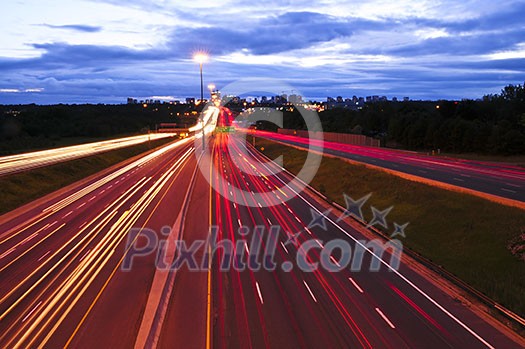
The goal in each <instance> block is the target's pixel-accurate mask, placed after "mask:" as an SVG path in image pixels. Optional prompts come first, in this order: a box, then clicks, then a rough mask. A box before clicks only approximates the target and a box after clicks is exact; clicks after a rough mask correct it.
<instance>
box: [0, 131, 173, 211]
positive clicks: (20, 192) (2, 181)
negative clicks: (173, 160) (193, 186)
mask: <svg viewBox="0 0 525 349" xmlns="http://www.w3.org/2000/svg"><path fill="white" fill-rule="evenodd" d="M173 140H174V138H171V137H170V138H163V139H158V140H154V141H151V142H150V143H148V142H145V143H141V144H137V145H133V146H130V147H126V148H121V149H116V150H111V151H108V152H105V153H101V154H97V155H93V156H88V157H85V158H80V159H75V160H71V161H67V162H63V163H59V164H55V165H50V166H46V167H41V168H37V169H33V170H30V171H27V172H21V173H15V174H11V175H7V176H4V177H0V198H1V200H0V214H4V213H6V212H9V211H12V210H14V209H15V208H18V207H20V206H22V205H24V204H26V203H28V202H31V201H33V200H35V199H38V198H40V197H42V196H44V195H46V194H49V193H52V192H53V191H55V190H58V189H60V188H63V187H65V186H67V185H69V184H71V183H74V182H76V181H78V180H81V179H83V178H86V177H88V176H90V175H92V174H94V173H97V172H99V171H102V170H104V169H106V168H108V167H111V166H113V165H115V164H117V163H119V162H121V161H124V160H126V159H129V158H131V157H133V156H136V155H139V154H141V153H144V152H146V151H148V150H150V149H153V148H155V147H159V146H161V145H163V144H166V143H169V142H172V141H173Z"/></svg>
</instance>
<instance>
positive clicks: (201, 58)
mask: <svg viewBox="0 0 525 349" xmlns="http://www.w3.org/2000/svg"><path fill="white" fill-rule="evenodd" d="M193 59H194V60H195V61H196V62H197V63H199V69H200V74H201V99H200V103H203V102H204V84H203V80H202V65H203V64H204V62H206V61H208V55H207V54H205V53H202V52H199V53H196V54H195V55H194V56H193ZM201 122H202V126H201V134H202V151H204V149H205V148H206V142H205V141H204V116H203V117H202V121H201Z"/></svg>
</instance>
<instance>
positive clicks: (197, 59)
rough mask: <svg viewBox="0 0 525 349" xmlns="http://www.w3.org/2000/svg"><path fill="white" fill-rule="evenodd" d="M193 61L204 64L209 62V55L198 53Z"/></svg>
mask: <svg viewBox="0 0 525 349" xmlns="http://www.w3.org/2000/svg"><path fill="white" fill-rule="evenodd" d="M193 59H194V60H195V62H197V63H199V64H202V63H205V62H207V61H208V55H207V54H205V53H202V52H199V53H196V54H195V55H193Z"/></svg>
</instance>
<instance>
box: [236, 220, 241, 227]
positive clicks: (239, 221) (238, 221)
mask: <svg viewBox="0 0 525 349" xmlns="http://www.w3.org/2000/svg"><path fill="white" fill-rule="evenodd" d="M237 223H239V227H242V223H241V220H240V219H239V218H237Z"/></svg>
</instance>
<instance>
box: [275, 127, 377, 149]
mask: <svg viewBox="0 0 525 349" xmlns="http://www.w3.org/2000/svg"><path fill="white" fill-rule="evenodd" d="M277 133H279V134H283V135H288V136H297V137H302V138H308V137H309V134H308V131H305V130H290V129H284V128H280V129H278V130H277ZM318 133H319V132H312V134H313V138H314V139H315V137H316V135H317V134H318ZM320 133H322V136H323V139H324V140H325V141H327V142H334V143H343V144H353V145H361V146H367V147H380V146H381V141H380V140H379V139H375V138H372V137H368V136H364V135H354V134H349V133H336V132H320Z"/></svg>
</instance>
